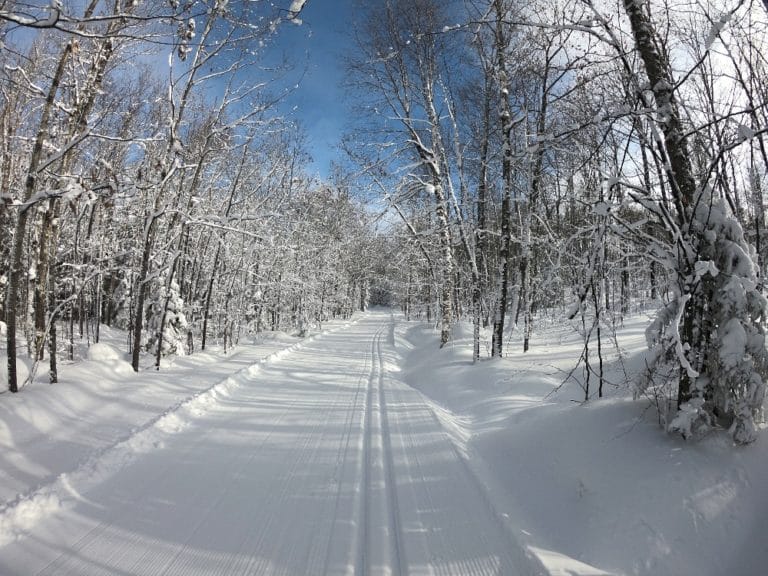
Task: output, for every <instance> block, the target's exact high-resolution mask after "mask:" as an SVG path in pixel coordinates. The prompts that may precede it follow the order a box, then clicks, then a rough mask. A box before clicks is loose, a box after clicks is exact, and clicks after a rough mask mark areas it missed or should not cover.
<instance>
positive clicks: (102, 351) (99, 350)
mask: <svg viewBox="0 0 768 576" xmlns="http://www.w3.org/2000/svg"><path fill="white" fill-rule="evenodd" d="M122 359H123V356H122V354H120V352H118V351H117V350H115V349H114V348H113V347H112V346H110V345H109V344H103V343H101V342H99V343H96V344H91V347H90V348H88V360H93V361H94V362H111V361H114V360H122Z"/></svg>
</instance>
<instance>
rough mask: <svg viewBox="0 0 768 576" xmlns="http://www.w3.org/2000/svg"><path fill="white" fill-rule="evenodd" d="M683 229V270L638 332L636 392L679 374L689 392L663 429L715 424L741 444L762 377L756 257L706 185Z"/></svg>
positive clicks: (757, 408)
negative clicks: (641, 356) (641, 364)
mask: <svg viewBox="0 0 768 576" xmlns="http://www.w3.org/2000/svg"><path fill="white" fill-rule="evenodd" d="M690 232H691V235H690V237H691V238H692V240H690V241H689V244H688V245H687V246H686V245H685V241H683V242H679V243H678V244H677V245H676V246H675V248H679V247H680V245H681V244H682V245H683V248H682V249H681V250H684V251H685V250H687V254H688V255H687V258H688V261H689V263H690V264H691V265H689V266H688V270H689V271H690V273H689V274H688V276H687V277H685V278H683V280H684V282H683V289H682V290H678V293H677V294H675V296H674V298H673V300H672V301H671V302H670V303H669V304H668V305H667V306H666V307H664V308H662V309H661V310H660V311H659V313H658V315H657V317H656V319H655V320H654V321H653V323H652V324H651V326H650V327H649V328H648V330H647V332H646V338H647V341H648V345H649V353H648V356H647V357H646V370H645V371H644V373H643V374H642V375H641V378H640V379H639V382H638V385H637V390H636V391H637V393H638V394H641V393H646V391H647V390H648V388H649V387H650V386H652V385H654V384H658V375H659V374H665V375H667V376H668V377H669V378H671V379H675V380H677V381H679V380H680V379H683V378H685V379H687V382H688V383H689V386H690V389H689V397H688V399H687V400H686V401H685V402H683V403H682V404H681V405H680V406H679V410H678V412H677V414H676V416H675V418H673V419H672V420H671V422H668V427H669V429H670V430H673V431H678V432H680V433H682V434H683V435H684V436H686V437H688V436H695V435H697V434H698V433H701V432H702V431H705V430H707V429H709V428H710V427H711V426H712V425H713V424H718V425H721V426H727V427H729V428H730V432H731V434H732V436H733V439H734V440H735V441H736V442H737V443H742V444H743V443H749V442H752V441H753V440H755V438H756V433H757V428H756V420H757V419H759V418H761V417H762V410H763V400H764V397H765V385H766V377H768V353H767V352H766V347H765V331H764V328H763V326H762V323H761V322H762V319H763V317H764V315H765V312H766V309H767V303H766V299H765V297H764V296H763V295H762V293H761V291H760V288H759V281H758V270H757V267H756V265H755V262H756V261H757V258H756V256H755V253H754V249H753V248H752V247H751V246H750V245H749V244H747V242H746V241H745V239H744V233H743V231H742V228H741V226H740V225H739V223H738V221H737V220H736V219H735V218H734V217H733V216H731V215H730V213H729V212H728V209H727V207H726V205H725V202H724V201H723V200H722V199H716V198H713V197H712V195H711V194H710V193H709V191H705V192H704V193H703V194H701V195H700V197H699V199H698V202H697V205H696V207H695V209H694V212H693V219H692V223H691V231H690ZM692 258H693V259H694V260H695V261H692V262H691V259H692Z"/></svg>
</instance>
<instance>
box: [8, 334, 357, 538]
mask: <svg viewBox="0 0 768 576" xmlns="http://www.w3.org/2000/svg"><path fill="white" fill-rule="evenodd" d="M347 325H349V323H348V322H334V323H329V324H327V325H325V326H324V330H323V331H322V332H318V333H314V334H312V333H310V335H309V336H308V337H305V338H303V339H299V338H296V337H295V336H289V335H287V334H284V333H269V334H264V335H260V336H259V337H257V338H254V339H252V340H251V342H249V343H247V344H243V345H241V346H240V347H238V348H236V349H235V350H234V351H232V352H230V354H227V355H225V354H224V353H223V351H222V350H221V349H220V348H217V347H213V348H211V349H209V350H208V351H206V352H204V353H197V354H194V355H192V356H187V357H181V358H169V359H168V360H166V361H165V363H164V367H163V369H162V370H161V371H159V372H158V371H154V370H149V369H148V370H145V371H142V372H140V373H138V374H137V373H134V372H133V370H132V368H131V366H130V364H129V363H128V362H127V355H126V354H124V353H122V352H119V346H120V342H121V341H123V340H124V337H125V335H124V334H122V333H120V332H119V331H112V330H109V329H104V332H103V339H102V341H101V342H100V343H99V344H94V345H92V346H91V347H90V348H87V349H86V348H83V350H82V356H83V359H82V360H80V361H77V362H74V363H69V364H66V365H64V366H63V367H62V369H61V372H60V381H59V383H57V384H56V385H48V384H46V383H45V382H44V376H38V378H37V379H36V381H35V382H33V383H32V384H31V385H29V386H28V387H27V388H25V389H24V390H22V391H21V392H20V393H19V394H14V395H10V394H8V395H3V396H2V401H0V546H2V545H4V544H6V543H8V542H9V541H11V540H13V539H15V538H17V537H18V536H19V535H21V534H24V533H26V532H27V531H29V530H30V529H31V528H32V527H33V526H34V524H35V523H36V522H37V521H38V519H40V518H41V517H44V516H46V515H49V514H51V513H53V512H56V511H57V510H60V509H62V508H65V507H69V506H71V505H73V504H74V503H76V502H77V501H78V500H80V499H81V498H82V497H81V493H83V492H85V491H86V490H87V489H88V488H89V487H92V486H95V485H97V484H99V483H100V482H103V481H104V480H105V479H106V478H108V477H110V476H111V475H112V474H114V473H115V472H117V471H119V470H120V469H121V468H123V467H124V466H126V465H127V464H128V463H129V462H131V461H132V460H133V459H135V458H136V457H137V456H138V455H140V454H142V453H145V452H147V451H150V450H157V449H161V448H162V447H163V445H164V441H165V439H166V438H167V437H168V436H169V435H172V434H176V433H178V432H180V431H182V430H184V429H185V428H186V427H188V426H190V425H194V421H195V417H197V416H200V415H201V414H203V413H205V411H206V410H207V408H208V406H210V404H211V403H212V402H215V401H216V400H217V399H219V398H222V397H226V396H227V395H229V394H230V393H231V392H232V391H233V389H234V388H236V387H237V386H241V385H243V384H245V383H247V381H248V379H249V377H251V376H254V375H255V374H256V373H257V372H258V371H259V369H260V366H262V365H263V364H264V363H268V362H273V361H275V360H278V359H280V358H282V357H284V356H285V355H286V354H288V353H290V352H292V351H294V350H297V349H299V348H301V347H302V346H303V345H304V344H305V343H306V342H308V341H311V340H313V339H314V338H315V337H317V336H319V335H321V334H324V333H328V332H330V331H333V330H335V329H338V328H339V327H340V326H347ZM146 360H147V363H149V361H150V360H151V359H150V358H146ZM0 361H1V362H2V364H3V366H5V357H2V358H0Z"/></svg>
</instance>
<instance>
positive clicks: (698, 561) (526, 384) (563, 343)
mask: <svg viewBox="0 0 768 576" xmlns="http://www.w3.org/2000/svg"><path fill="white" fill-rule="evenodd" d="M648 321H649V320H648V317H647V316H639V317H637V318H634V319H632V320H631V321H628V322H627V324H626V327H625V328H622V329H620V330H619V332H618V342H619V345H620V346H621V348H622V351H623V355H624V360H623V362H618V361H617V359H616V354H615V350H613V355H612V356H611V357H610V358H608V363H607V376H608V379H609V380H610V381H611V382H613V383H614V384H620V385H617V386H612V385H609V386H606V396H605V397H604V398H603V399H593V400H590V401H589V402H587V403H583V402H582V400H583V397H584V392H583V390H582V388H581V387H580V386H579V385H578V383H576V382H575V381H574V380H570V381H569V382H567V383H565V384H564V385H563V380H564V379H565V377H566V375H567V374H568V373H569V371H570V370H571V369H572V368H573V367H574V363H575V359H577V358H578V357H579V354H580V351H581V346H582V343H581V341H580V339H579V338H578V336H577V335H576V333H575V331H574V330H573V328H572V327H570V326H568V325H560V326H550V327H543V328H542V329H541V330H539V334H538V335H537V337H536V340H535V341H534V342H533V344H532V347H531V351H530V352H528V353H527V354H523V353H522V352H521V351H520V350H521V349H522V346H521V345H519V344H520V343H518V342H516V341H515V339H514V338H512V341H511V342H509V343H508V344H507V349H506V350H507V354H508V355H507V357H506V358H504V359H503V360H500V361H499V360H493V361H491V360H486V361H483V362H481V363H480V364H479V365H476V366H473V365H472V364H471V327H468V326H463V327H461V328H460V329H459V330H458V331H457V335H456V338H455V339H454V341H453V343H452V344H450V345H449V346H448V347H447V348H445V349H443V350H438V348H437V342H438V337H439V335H438V334H437V333H436V332H434V331H433V330H432V329H431V328H429V327H427V326H424V325H422V324H413V323H411V324H408V323H400V324H399V325H398V329H397V330H396V332H395V335H394V341H395V345H396V347H397V349H398V351H399V352H400V354H401V355H402V356H403V358H404V362H403V369H402V374H401V376H402V377H403V378H404V379H405V380H406V381H407V382H408V383H409V384H410V385H412V386H414V387H416V388H418V389H419V390H421V392H422V393H423V394H424V395H425V396H426V397H427V398H429V399H430V401H431V403H432V406H433V409H434V412H435V415H436V416H437V417H438V418H439V419H440V421H441V422H442V423H443V426H444V427H445V429H446V431H447V432H448V433H449V434H450V436H451V437H452V439H453V441H454V443H455V444H456V446H457V448H458V449H459V451H460V452H461V453H462V454H463V455H464V457H465V458H466V459H467V461H468V462H469V464H470V466H471V467H472V468H473V470H474V471H475V473H476V474H477V476H478V478H479V480H480V481H481V482H482V483H483V484H484V485H485V488H486V490H487V491H488V492H489V498H490V499H491V500H492V501H493V502H494V503H495V505H496V506H497V507H498V508H499V510H498V513H499V515H500V516H501V517H503V518H504V519H506V522H507V524H508V527H509V528H510V530H512V531H513V532H516V533H517V536H518V538H519V539H520V541H522V542H525V543H526V544H527V547H528V550H529V552H530V553H531V554H533V555H535V556H537V557H538V558H539V560H541V562H542V563H543V564H544V565H545V566H546V567H547V568H548V570H549V572H550V573H551V574H552V575H557V576H559V575H563V576H566V575H570V576H574V575H576V576H586V575H597V574H615V575H625V574H626V575H629V574H636V575H647V576H651V575H653V576H656V575H662V574H663V575H665V576H676V575H679V576H684V575H690V574H697V575H701V576H707V575H711V576H720V575H722V574H729V575H733V576H736V575H738V576H756V575H758V574H766V573H768V550H766V548H765V546H764V545H762V540H763V538H764V535H765V533H766V530H767V529H768V499H766V498H765V495H764V487H765V486H767V485H768V438H766V435H767V434H768V432H766V430H765V429H762V430H761V432H760V434H761V437H760V438H759V439H758V441H757V442H756V443H755V444H754V445H751V446H748V447H734V446H733V445H732V440H731V439H730V437H729V436H728V434H727V432H726V431H719V432H712V433H710V434H709V435H708V436H707V437H706V438H704V439H703V440H702V441H700V442H698V443H691V442H686V441H684V440H682V439H681V438H680V437H679V436H676V435H668V434H665V433H664V432H663V431H662V429H661V428H660V427H659V423H658V417H657V415H656V411H655V409H654V408H652V407H650V405H649V401H648V400H637V401H634V400H632V392H631V389H630V387H629V385H628V384H627V383H626V377H625V373H627V374H630V375H632V374H636V373H637V371H638V370H639V369H640V362H641V358H642V352H643V351H644V349H645V341H644V338H643V332H644V329H645V327H646V326H647V324H648ZM577 374H578V371H577Z"/></svg>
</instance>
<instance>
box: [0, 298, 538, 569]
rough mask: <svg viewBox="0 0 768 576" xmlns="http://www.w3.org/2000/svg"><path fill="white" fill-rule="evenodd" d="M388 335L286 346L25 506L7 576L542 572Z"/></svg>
mask: <svg viewBox="0 0 768 576" xmlns="http://www.w3.org/2000/svg"><path fill="white" fill-rule="evenodd" d="M393 322H394V320H391V318H390V316H389V315H388V314H385V313H383V312H372V313H368V314H366V315H364V316H362V318H361V319H360V320H359V321H357V322H355V323H351V324H348V325H346V326H345V327H343V328H342V329H337V330H335V331H333V332H328V333H324V334H323V335H322V337H321V338H316V339H311V340H308V341H304V342H302V343H301V344H300V345H294V346H292V347H290V348H289V349H288V350H290V351H292V353H291V354H285V353H284V352H282V353H277V354H275V355H273V357H271V358H270V359H269V360H268V361H263V362H261V363H259V364H257V365H254V366H252V367H249V368H246V369H243V370H241V371H240V372H238V373H236V374H235V375H233V376H231V377H230V378H228V379H226V380H224V381H223V382H221V383H220V384H218V385H216V386H214V387H212V388H211V389H209V390H208V391H206V392H204V393H202V394H199V395H196V396H194V397H192V398H190V399H188V400H187V401H186V402H183V403H180V404H179V405H176V406H174V407H172V408H171V409H170V410H168V411H166V412H165V413H164V414H162V415H160V416H158V418H157V419H155V420H153V421H152V422H150V423H149V424H148V425H147V426H146V427H144V428H142V429H141V430H139V431H137V432H136V433H135V434H133V435H132V436H130V437H129V438H127V439H125V440H123V441H121V442H120V443H118V444H116V445H113V446H112V447H111V448H110V449H107V450H104V451H100V452H99V453H98V454H95V455H94V456H93V457H92V458H91V459H89V460H88V461H87V462H85V463H83V465H82V466H81V467H80V468H79V469H78V470H76V471H75V472H73V473H71V474H68V475H62V476H61V477H59V478H58V479H57V480H56V481H55V482H53V483H51V484H50V485H47V486H43V487H40V488H38V489H37V490H35V491H33V492H31V493H30V494H26V495H23V496H20V497H19V498H18V499H17V501H16V502H15V503H14V504H13V505H11V506H9V507H6V508H5V509H4V510H2V511H0V528H3V523H5V529H4V530H2V531H0V535H2V534H3V533H5V535H6V542H5V546H3V547H1V548H0V575H2V576H16V575H18V576H22V575H23V576H28V575H29V576H32V575H36V576H53V575H56V576H91V575H93V576H97V575H113V576H114V575H117V576H121V575H124V576H181V575H184V576H197V575H201V576H202V575H206V576H237V575H243V576H245V575H261V574H263V575H270V576H272V575H276V576H277V575H285V576H291V575H297V576H298V575H337V574H338V575H344V576H387V575H391V576H405V575H436V576H437V575H440V576H443V575H444V576H491V575H504V576H515V575H521V576H528V575H532V574H539V573H541V569H540V566H536V565H535V563H534V562H533V561H532V560H531V559H530V557H529V556H528V555H526V554H525V552H524V549H523V547H522V546H521V545H520V543H519V542H517V541H516V540H515V538H514V537H513V536H512V533H511V531H510V530H508V529H507V527H505V525H504V523H503V522H502V521H501V520H500V518H499V514H498V513H497V511H496V510H495V509H494V506H493V502H492V499H491V498H490V497H489V494H488V493H487V491H486V490H484V487H483V484H482V482H480V481H479V480H478V479H477V478H476V477H475V476H474V474H473V472H472V468H471V466H470V465H469V464H468V463H467V462H466V461H465V460H464V459H463V458H462V457H461V455H460V454H459V453H458V451H457V450H456V449H455V447H454V445H453V444H452V443H451V440H450V438H449V436H448V435H447V434H446V432H445V431H444V430H443V428H442V426H441V424H440V422H439V419H438V418H437V417H436V416H435V414H434V412H433V410H432V409H431V408H430V406H429V405H428V403H427V402H425V399H424V398H423V397H422V396H421V394H420V393H419V392H418V391H416V390H414V389H413V388H410V387H409V386H407V385H406V384H404V383H403V382H401V381H400V380H398V379H397V378H395V376H394V374H393V373H392V372H391V371H389V370H388V366H389V365H390V363H396V362H397V358H396V356H395V353H394V348H393V347H392V346H391V342H389V341H387V340H386V335H387V334H390V335H391V332H392V330H393ZM390 340H391V336H390ZM50 499H53V500H54V501H56V502H57V505H54V506H49V508H48V509H46V508H45V506H44V505H41V508H42V509H43V511H42V512H41V513H40V514H39V515H38V516H39V517H36V518H34V522H32V521H30V522H27V523H24V522H21V521H17V520H16V519H15V515H19V514H21V512H23V508H24V506H25V505H26V504H27V503H29V502H35V501H37V500H40V501H41V502H42V503H43V504H44V503H45V502H47V501H48V500H50ZM14 522H15V524H14ZM9 535H12V536H13V539H12V541H8V540H10V538H8V536H9Z"/></svg>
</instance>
